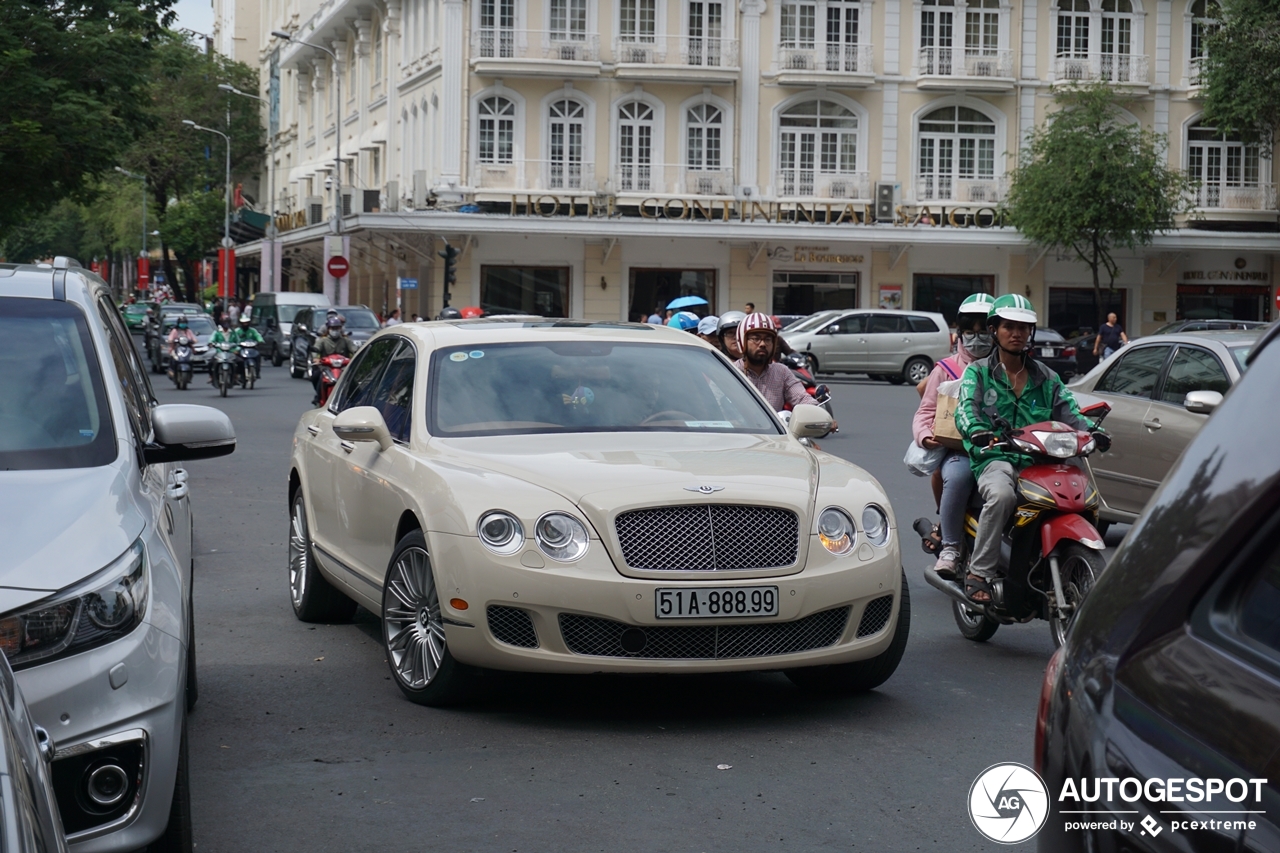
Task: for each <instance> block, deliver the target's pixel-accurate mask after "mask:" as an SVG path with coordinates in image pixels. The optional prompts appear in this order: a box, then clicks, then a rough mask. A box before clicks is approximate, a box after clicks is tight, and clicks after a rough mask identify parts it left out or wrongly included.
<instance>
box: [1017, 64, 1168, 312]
mask: <svg viewBox="0 0 1280 853" xmlns="http://www.w3.org/2000/svg"><path fill="white" fill-rule="evenodd" d="M1054 99H1055V101H1056V102H1057V104H1058V107H1059V109H1058V110H1056V111H1055V112H1054V113H1053V114H1052V115H1051V116H1050V118H1049V120H1048V121H1047V122H1045V124H1043V125H1041V126H1040V127H1038V128H1036V129H1035V130H1033V131H1031V133H1030V134H1029V135H1028V138H1027V145H1026V148H1025V149H1024V150H1023V152H1022V153H1021V155H1020V162H1019V165H1018V168H1017V169H1016V170H1015V171H1014V173H1013V176H1012V183H1011V186H1010V188H1009V197H1008V210H1009V219H1010V221H1011V222H1012V224H1013V225H1014V226H1015V227H1016V228H1017V229H1018V230H1019V231H1021V232H1022V233H1023V234H1024V235H1025V236H1026V237H1027V238H1028V239H1029V240H1031V241H1032V242H1033V243H1035V244H1037V245H1039V246H1041V247H1044V248H1047V249H1050V250H1057V251H1060V252H1069V253H1070V254H1072V255H1074V256H1075V257H1076V258H1078V259H1079V260H1080V261H1081V262H1083V263H1084V264H1085V265H1087V266H1088V267H1089V269H1090V270H1091V271H1092V272H1093V287H1094V292H1095V294H1096V295H1097V304H1098V310H1099V314H1100V316H1099V317H1098V324H1099V325H1101V324H1102V317H1101V311H1102V306H1103V304H1104V303H1103V300H1102V277H1103V275H1104V274H1105V275H1106V279H1107V287H1114V285H1115V279H1116V275H1117V273H1118V272H1119V267H1118V265H1117V263H1116V260H1115V256H1114V253H1115V252H1116V251H1117V250H1118V249H1128V250H1134V249H1137V248H1139V247H1141V246H1145V245H1147V244H1149V243H1150V242H1151V239H1152V238H1153V237H1154V236H1155V234H1156V232H1158V231H1160V230H1162V229H1165V228H1169V227H1172V225H1173V219H1174V217H1175V216H1176V215H1177V214H1178V213H1181V212H1183V211H1184V210H1185V209H1186V204H1187V196H1188V189H1189V184H1188V182H1187V179H1186V177H1185V176H1184V175H1183V174H1182V172H1180V171H1178V170H1174V169H1170V168H1169V167H1168V165H1167V162H1168V160H1167V153H1166V142H1165V139H1164V137H1163V136H1161V135H1159V134H1156V133H1154V132H1152V131H1149V130H1144V129H1143V128H1142V127H1140V126H1137V125H1132V124H1126V123H1124V122H1123V121H1122V120H1121V119H1120V118H1119V116H1118V114H1117V111H1116V109H1115V102H1114V100H1113V99H1114V92H1113V91H1112V90H1111V88H1110V87H1108V86H1107V85H1106V84H1099V85H1094V86H1084V87H1078V88H1071V89H1066V90H1064V91H1061V92H1059V93H1058V94H1057V95H1055V98H1054Z"/></svg>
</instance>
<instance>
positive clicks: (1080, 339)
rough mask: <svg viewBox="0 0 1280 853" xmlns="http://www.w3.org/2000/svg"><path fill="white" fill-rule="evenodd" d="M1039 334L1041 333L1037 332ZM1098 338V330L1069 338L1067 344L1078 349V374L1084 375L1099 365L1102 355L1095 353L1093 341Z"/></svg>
mask: <svg viewBox="0 0 1280 853" xmlns="http://www.w3.org/2000/svg"><path fill="white" fill-rule="evenodd" d="M1037 334H1039V333H1038V332H1037ZM1097 339H1098V333H1097V332H1089V333H1087V334H1083V335H1075V336H1073V337H1071V338H1070V339H1069V340H1068V342H1067V345H1068V346H1071V347H1074V348H1075V351H1076V375H1077V376H1084V375H1085V374H1086V373H1088V372H1089V371H1090V370H1093V369H1094V368H1095V367H1097V366H1098V362H1099V361H1100V360H1101V355H1094V354H1093V343H1094V341H1096V340H1097Z"/></svg>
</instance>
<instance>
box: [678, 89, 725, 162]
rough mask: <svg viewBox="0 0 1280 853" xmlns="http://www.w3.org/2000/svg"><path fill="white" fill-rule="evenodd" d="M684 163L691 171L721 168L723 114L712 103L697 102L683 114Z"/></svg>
mask: <svg viewBox="0 0 1280 853" xmlns="http://www.w3.org/2000/svg"><path fill="white" fill-rule="evenodd" d="M685 128H686V130H685V149H684V162H685V165H686V166H687V167H688V168H689V170H690V171H693V172H714V171H718V170H719V169H720V168H721V159H720V158H721V146H720V143H721V141H722V140H723V138H724V114H723V113H721V111H720V108H719V107H717V106H715V105H714V104H697V105H696V106H692V107H690V108H689V111H688V112H687V113H686V114H685Z"/></svg>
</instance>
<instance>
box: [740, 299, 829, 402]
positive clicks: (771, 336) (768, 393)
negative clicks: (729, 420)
mask: <svg viewBox="0 0 1280 853" xmlns="http://www.w3.org/2000/svg"><path fill="white" fill-rule="evenodd" d="M737 338H738V349H739V350H740V351H741V352H742V358H740V359H738V360H737V361H735V362H734V367H737V368H738V369H739V370H741V371H742V372H743V373H744V374H745V375H746V377H747V381H748V382H750V383H751V384H752V385H754V386H755V388H756V390H757V391H759V392H760V393H761V394H763V395H764V399H765V401H766V402H767V403H768V404H769V405H770V406H772V407H773V410H774V411H775V412H780V411H782V410H783V409H784V408H786V407H787V406H788V405H790V406H792V407H795V406H799V405H801V404H807V403H812V402H813V399H812V398H811V397H810V396H809V394H808V392H806V391H805V390H804V383H802V382H801V381H800V380H799V379H797V378H796V375H795V374H794V373H792V372H791V368H789V367H787V366H786V365H785V364H779V363H778V362H776V361H774V360H773V356H774V353H776V352H777V349H778V328H777V326H776V325H775V324H774V322H773V318H772V317H770V316H769V315H768V314H761V313H759V312H757V313H755V314H748V315H747V316H746V317H745V318H743V320H742V322H741V323H739V324H738V329H737Z"/></svg>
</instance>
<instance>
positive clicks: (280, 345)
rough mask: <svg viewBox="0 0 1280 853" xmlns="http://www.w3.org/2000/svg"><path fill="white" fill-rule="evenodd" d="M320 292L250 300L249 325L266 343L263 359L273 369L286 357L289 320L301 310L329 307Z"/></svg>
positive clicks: (267, 296) (261, 294)
mask: <svg viewBox="0 0 1280 853" xmlns="http://www.w3.org/2000/svg"><path fill="white" fill-rule="evenodd" d="M331 304H333V303H331V302H330V301H329V297H327V296H325V295H324V294H323V293H259V294H257V295H255V296H254V297H253V325H254V326H256V327H257V329H258V331H259V332H261V333H262V337H263V340H264V341H265V343H266V349H265V350H264V351H263V353H262V354H263V356H264V357H267V358H270V359H271V363H272V364H274V365H275V366H276V367H279V366H280V365H282V364H284V360H285V359H286V358H288V357H289V341H290V340H291V339H292V337H293V335H292V332H293V318H294V317H295V316H296V315H297V313H298V312H299V311H301V310H302V309H303V308H311V307H315V306H320V307H325V306H328V305H331Z"/></svg>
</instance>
